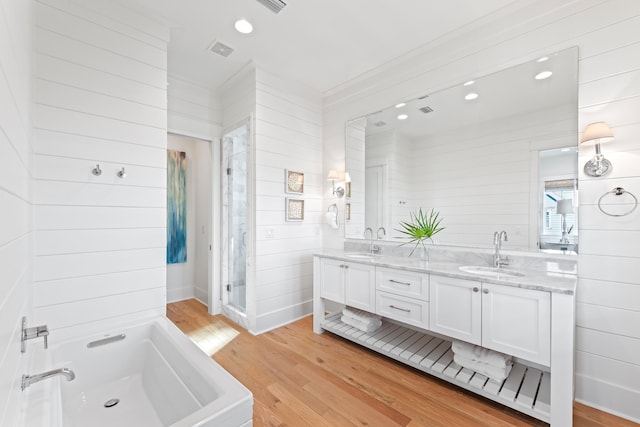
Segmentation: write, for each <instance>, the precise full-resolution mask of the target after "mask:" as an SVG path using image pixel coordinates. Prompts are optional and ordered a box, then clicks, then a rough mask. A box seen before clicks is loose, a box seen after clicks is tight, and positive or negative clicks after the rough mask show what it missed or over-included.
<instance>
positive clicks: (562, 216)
mask: <svg viewBox="0 0 640 427" xmlns="http://www.w3.org/2000/svg"><path fill="white" fill-rule="evenodd" d="M576 168H577V150H576V147H564V148H559V149H553V150H544V151H541V152H540V162H539V167H538V180H539V183H540V184H539V188H540V198H539V200H538V205H539V206H540V211H539V218H538V224H539V227H538V247H539V248H540V249H542V250H543V251H545V252H557V251H559V252H562V253H578V210H577V206H578V181H577V179H576V176H577V170H576Z"/></svg>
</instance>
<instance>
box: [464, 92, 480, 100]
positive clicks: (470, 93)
mask: <svg viewBox="0 0 640 427" xmlns="http://www.w3.org/2000/svg"><path fill="white" fill-rule="evenodd" d="M477 97H478V94H477V93H475V92H469V93H468V94H466V95H465V97H464V99H466V100H467V101H471V100H472V99H476V98H477Z"/></svg>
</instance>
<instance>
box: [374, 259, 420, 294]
mask: <svg viewBox="0 0 640 427" xmlns="http://www.w3.org/2000/svg"><path fill="white" fill-rule="evenodd" d="M376 287H377V289H378V290H380V291H385V292H391V293H393V294H396V295H402V296H407V297H413V298H419V299H421V300H423V301H429V275H428V274H424V273H414V272H410V271H401V270H394V269H391V268H384V267H378V268H377V269H376Z"/></svg>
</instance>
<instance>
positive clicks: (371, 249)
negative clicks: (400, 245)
mask: <svg viewBox="0 0 640 427" xmlns="http://www.w3.org/2000/svg"><path fill="white" fill-rule="evenodd" d="M367 231H368V232H369V252H370V253H371V254H372V255H373V254H375V253H376V252H378V251H379V250H380V248H379V247H378V246H376V245H374V244H373V229H372V228H371V227H367V228H365V229H364V233H362V237H364V238H365V239H366V238H367Z"/></svg>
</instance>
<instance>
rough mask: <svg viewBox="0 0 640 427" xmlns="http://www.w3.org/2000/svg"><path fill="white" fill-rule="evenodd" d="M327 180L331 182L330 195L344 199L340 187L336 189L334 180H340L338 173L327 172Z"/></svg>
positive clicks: (342, 190) (334, 171)
mask: <svg viewBox="0 0 640 427" xmlns="http://www.w3.org/2000/svg"><path fill="white" fill-rule="evenodd" d="M327 179H328V180H329V181H331V187H332V189H333V190H332V191H331V194H333V195H334V196H336V197H338V198H341V197H344V188H342V187H336V180H337V179H340V176H339V175H338V172H337V171H336V170H333V169H331V170H330V171H329V175H328V176H327Z"/></svg>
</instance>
